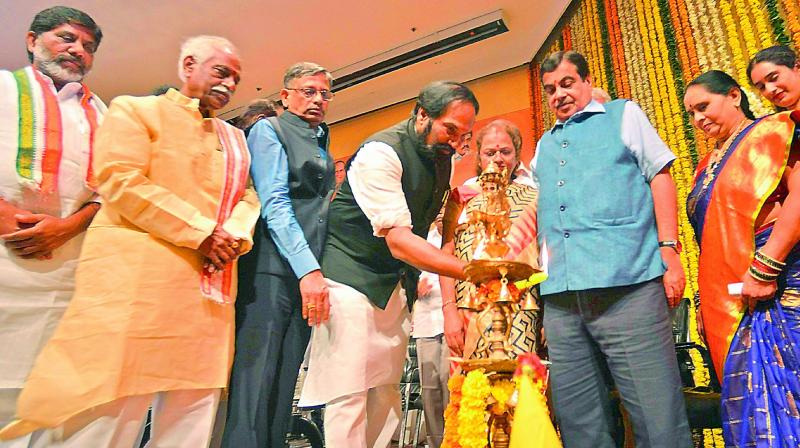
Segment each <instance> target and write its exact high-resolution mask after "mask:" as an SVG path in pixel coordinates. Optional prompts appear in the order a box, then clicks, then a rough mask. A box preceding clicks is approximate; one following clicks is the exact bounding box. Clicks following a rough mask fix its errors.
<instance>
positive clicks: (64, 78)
mask: <svg viewBox="0 0 800 448" xmlns="http://www.w3.org/2000/svg"><path fill="white" fill-rule="evenodd" d="M55 59H56V58H55V57H54V56H53V55H52V54H51V53H50V52H49V51H48V50H47V49H46V48H44V46H43V45H42V44H40V43H38V42H37V43H36V46H35V47H34V48H33V65H34V66H36V68H38V69H39V71H40V72H42V73H44V74H45V75H47V76H49V77H50V79H52V80H53V81H54V82H57V83H62V84H66V83H69V82H80V81H81V80H83V78H84V76H86V75H87V74H88V73H89V70H86V71H85V72H80V71H76V70H70V69H67V68H64V67H62V66H61V65H60V64H59V63H58V62H56V61H55Z"/></svg>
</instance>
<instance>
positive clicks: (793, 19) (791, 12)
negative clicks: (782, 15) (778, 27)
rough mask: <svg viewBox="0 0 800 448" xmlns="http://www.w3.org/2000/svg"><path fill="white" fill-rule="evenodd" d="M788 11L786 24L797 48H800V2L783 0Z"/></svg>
mask: <svg viewBox="0 0 800 448" xmlns="http://www.w3.org/2000/svg"><path fill="white" fill-rule="evenodd" d="M781 4H782V5H783V10H784V11H785V12H786V26H787V28H789V35H790V38H791V40H792V42H794V47H795V48H800V4H798V2H797V0H783V1H782V2H781Z"/></svg>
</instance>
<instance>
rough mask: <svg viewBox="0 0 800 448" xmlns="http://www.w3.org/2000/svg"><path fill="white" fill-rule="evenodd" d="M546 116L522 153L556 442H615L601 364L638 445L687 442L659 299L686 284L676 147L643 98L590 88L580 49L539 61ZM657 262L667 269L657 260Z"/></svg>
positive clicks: (676, 295) (676, 296) (672, 297)
mask: <svg viewBox="0 0 800 448" xmlns="http://www.w3.org/2000/svg"><path fill="white" fill-rule="evenodd" d="M540 75H541V81H542V85H543V88H544V91H545V93H546V94H547V100H548V104H549V106H550V108H551V109H552V110H553V112H554V113H555V116H556V119H557V120H556V123H555V126H553V128H552V129H550V130H548V131H546V132H545V133H544V135H542V138H541V139H540V140H539V143H538V146H537V150H536V156H535V157H534V160H533V162H532V163H531V165H532V168H533V170H534V172H535V174H536V176H537V177H538V181H539V209H538V213H537V217H538V221H539V244H540V246H541V247H542V250H543V251H544V250H546V251H547V253H548V255H549V263H548V265H549V266H548V267H549V278H548V280H546V281H545V282H544V283H542V285H541V293H542V298H543V301H544V328H545V335H546V337H547V341H548V347H549V354H550V360H551V361H552V363H553V364H552V367H551V377H550V378H551V379H550V384H551V387H552V393H553V402H554V407H555V412H556V417H557V419H558V423H559V425H560V429H561V435H562V438H563V442H564V446H565V447H567V448H573V447H593V448H596V447H614V446H616V445H615V443H614V440H613V439H612V429H613V427H614V422H613V417H612V415H613V414H612V412H611V407H610V401H609V390H608V386H607V384H608V383H607V381H606V378H604V372H605V371H606V366H607V368H608V371H610V372H611V376H612V379H613V382H614V384H615V385H616V388H617V390H618V391H619V394H620V397H621V400H622V403H623V405H624V407H625V409H626V410H627V411H628V413H629V414H630V421H631V423H632V425H633V433H634V437H635V439H636V446H637V447H640V448H641V447H664V448H667V447H670V448H673V447H685V446H691V440H690V434H689V427H688V423H687V420H686V409H685V405H684V401H683V395H682V392H681V382H680V377H679V373H678V366H677V361H676V356H675V349H674V346H673V341H672V332H671V321H670V316H669V311H668V308H667V307H668V304H669V305H670V306H674V305H675V304H677V302H678V301H680V299H681V296H682V295H683V290H684V287H685V277H684V273H683V268H682V266H681V262H680V257H679V255H678V253H679V251H680V245H679V244H678V242H677V240H678V229H677V227H678V226H677V210H676V202H677V199H676V193H675V185H674V183H673V181H672V177H671V176H670V173H669V167H670V165H671V164H672V161H673V160H674V159H675V156H674V155H673V154H672V152H671V151H670V150H669V148H667V146H666V145H665V144H664V142H663V141H662V140H661V138H659V136H658V134H657V133H656V130H655V129H654V128H653V126H652V125H651V124H650V122H649V121H648V119H647V117H646V116H645V114H644V113H643V112H642V110H641V109H640V108H639V107H638V106H637V105H636V104H635V103H633V102H631V101H626V100H616V101H610V102H608V103H605V104H600V103H598V102H597V101H594V100H592V79H591V77H590V76H589V69H588V65H587V63H586V59H585V58H584V57H583V56H582V55H581V54H579V53H576V52H574V51H567V52H557V53H554V54H552V55H550V56H548V57H547V59H545V60H544V61H543V62H542V65H541V74H540ZM665 267H666V270H665Z"/></svg>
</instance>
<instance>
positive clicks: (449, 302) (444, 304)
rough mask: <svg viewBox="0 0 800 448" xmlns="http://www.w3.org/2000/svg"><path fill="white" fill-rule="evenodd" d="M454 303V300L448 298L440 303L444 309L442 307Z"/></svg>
mask: <svg viewBox="0 0 800 448" xmlns="http://www.w3.org/2000/svg"><path fill="white" fill-rule="evenodd" d="M455 304H456V301H455V300H448V301H446V302H444V303H443V304H442V309H444V307H446V306H447V305H455Z"/></svg>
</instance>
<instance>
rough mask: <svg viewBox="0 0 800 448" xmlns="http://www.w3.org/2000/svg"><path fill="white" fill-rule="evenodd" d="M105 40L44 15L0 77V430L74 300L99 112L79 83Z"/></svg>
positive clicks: (92, 201)
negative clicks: (20, 59)
mask: <svg viewBox="0 0 800 448" xmlns="http://www.w3.org/2000/svg"><path fill="white" fill-rule="evenodd" d="M102 37H103V34H102V32H101V31H100V28H99V27H98V26H97V24H96V23H95V22H94V20H92V18H91V17H89V16H88V15H87V14H86V13H84V12H82V11H79V10H77V9H73V8H67V7H63V6H56V7H53V8H49V9H46V10H44V11H41V12H39V13H38V14H37V15H36V16H35V17H34V19H33V22H32V23H31V26H30V28H29V31H28V33H27V35H26V43H27V48H28V59H29V60H30V62H31V65H29V66H27V67H24V68H21V69H19V70H17V71H14V72H10V71H5V70H3V71H0V242H1V243H2V244H0V426H5V424H7V423H8V422H9V421H10V420H11V419H12V417H13V416H14V412H15V408H16V401H17V396H18V395H19V393H20V390H21V388H22V384H23V382H24V381H25V378H26V377H27V376H28V373H29V372H30V370H31V367H32V365H33V361H34V359H35V358H36V355H37V354H38V353H39V351H40V350H41V348H42V346H43V345H44V343H45V342H46V341H47V340H48V339H49V337H50V335H51V334H52V332H53V330H54V329H55V326H56V324H57V323H58V321H59V320H60V318H61V316H62V314H63V313H64V310H65V309H66V306H67V303H68V302H69V300H70V298H71V297H72V293H73V290H74V274H75V266H76V264H77V258H78V254H79V252H80V248H81V243H82V241H83V236H84V231H85V230H86V228H87V227H88V225H89V223H90V222H91V221H92V218H93V217H94V215H95V213H96V212H97V210H98V209H99V208H100V204H99V203H98V202H96V201H97V195H96V194H95V193H94V192H93V191H92V190H91V189H90V188H89V187H88V185H87V183H86V179H87V175H88V172H89V162H90V160H91V149H92V140H93V138H94V131H95V129H97V125H98V123H99V121H100V119H101V118H102V116H103V113H104V112H105V110H106V107H105V105H104V104H103V102H102V101H100V98H98V97H97V96H96V95H94V94H92V93H91V92H90V91H89V89H88V88H87V87H86V85H85V84H83V83H82V82H81V81H82V80H83V78H84V76H86V75H87V74H88V73H89V70H90V69H91V68H92V62H93V59H94V52H95V50H96V49H97V47H98V45H99V44H100V40H101V39H102ZM28 442H29V441H28V440H21V441H19V444H18V445H17V446H27V444H28Z"/></svg>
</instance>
